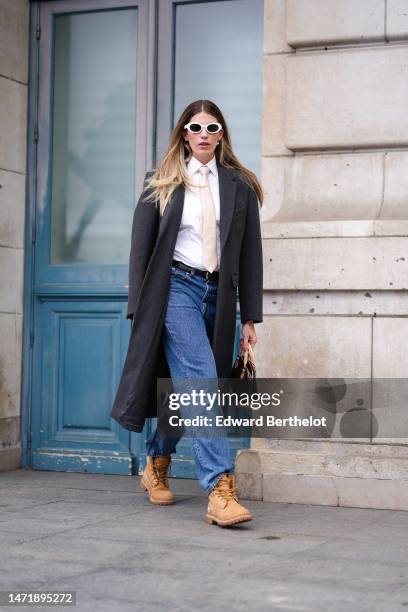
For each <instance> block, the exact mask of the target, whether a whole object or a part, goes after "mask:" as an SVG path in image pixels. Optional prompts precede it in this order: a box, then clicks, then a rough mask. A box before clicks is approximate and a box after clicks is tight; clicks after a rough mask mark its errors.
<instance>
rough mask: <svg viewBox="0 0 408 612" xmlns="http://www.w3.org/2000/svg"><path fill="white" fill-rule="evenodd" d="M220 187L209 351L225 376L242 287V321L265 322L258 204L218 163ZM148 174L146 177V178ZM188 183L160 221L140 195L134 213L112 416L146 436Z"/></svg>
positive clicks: (162, 369) (164, 368)
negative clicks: (124, 341)
mask: <svg viewBox="0 0 408 612" xmlns="http://www.w3.org/2000/svg"><path fill="white" fill-rule="evenodd" d="M217 168H218V180H219V188H220V241H221V261H220V269H219V279H218V291H217V302H216V317H215V327H214V337H213V343H212V349H213V352H214V357H215V362H216V366H217V374H218V376H219V377H220V378H228V377H229V375H230V372H231V364H232V360H233V348H234V337H235V320H236V301H237V287H238V291H239V302H240V313H241V321H242V322H243V323H244V322H245V321H248V320H253V321H254V322H255V323H259V322H261V321H262V285H263V267H262V243H261V231H260V221H259V210H258V200H257V197H256V194H255V192H254V191H253V189H252V188H251V187H249V186H248V185H247V183H245V182H244V181H243V180H242V178H241V176H240V174H239V172H238V171H236V170H233V169H230V168H225V167H224V166H221V165H220V164H218V162H217ZM149 174H150V173H149V172H148V173H147V175H146V178H147V176H148V175H149ZM184 192H185V188H184V186H183V185H179V186H178V187H177V188H176V189H175V191H174V192H173V195H172V198H171V199H170V201H169V202H168V204H167V206H166V208H165V210H164V214H163V217H162V218H160V214H159V209H158V206H156V205H155V204H154V203H152V202H146V201H145V200H144V198H143V193H142V195H141V197H140V199H139V202H138V204H137V206H136V208H135V213H134V217H133V227H132V239H131V252H130V264H129V301H128V315H127V316H128V318H133V325H132V332H131V337H130V341H129V347H128V352H127V356H126V361H125V364H124V367H123V371H122V376H121V379H120V383H119V387H118V390H117V394H116V398H115V402H114V405H113V408H112V412H111V416H112V418H114V419H115V420H116V421H118V423H120V424H121V425H122V427H125V428H126V429H129V430H131V431H139V432H140V431H142V429H143V426H144V422H145V419H146V418H148V417H154V416H156V414H157V411H156V378H170V372H169V369H168V365H167V361H166V358H165V355H164V351H163V345H162V330H163V323H164V317H165V314H166V306H167V299H168V290H169V284H170V271H171V263H172V259H173V253H174V247H175V244H176V239H177V234H178V231H179V227H180V222H181V216H182V213H183V205H184Z"/></svg>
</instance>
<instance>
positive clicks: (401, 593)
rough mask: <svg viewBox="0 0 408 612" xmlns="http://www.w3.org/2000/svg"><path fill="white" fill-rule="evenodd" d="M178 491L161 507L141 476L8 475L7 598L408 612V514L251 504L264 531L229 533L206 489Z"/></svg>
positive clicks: (121, 606)
mask: <svg viewBox="0 0 408 612" xmlns="http://www.w3.org/2000/svg"><path fill="white" fill-rule="evenodd" d="M171 486H172V488H173V490H174V492H175V494H176V496H177V503H176V504H175V505H173V506H168V507H155V506H152V505H151V504H149V502H148V500H147V497H146V495H145V494H143V493H142V492H141V491H140V489H139V477H135V476H105V475H95V474H72V473H66V472H46V471H43V472H41V471H33V470H30V469H22V470H16V471H13V472H3V473H0V546H1V551H2V554H1V562H0V563H1V567H0V589H1V590H3V591H4V590H19V589H20V590H21V589H24V590H38V591H46V590H48V591H59V592H62V591H64V590H74V591H76V593H77V605H76V606H75V607H74V606H73V607H72V609H73V610H78V611H79V610H81V611H83V610H86V611H88V610H89V611H91V610H92V611H93V610H97V611H98V612H122V611H123V612H125V611H126V612H127V611H129V612H130V611H132V612H135V611H137V612H139V611H156V610H158V611H159V610H163V611H166V612H170V611H183V612H184V611H186V612H187V611H188V612H192V611H195V610H208V611H211V612H218V611H220V610H223V611H225V612H235V611H240V610H245V611H248V610H251V611H252V610H254V611H258V610H259V611H264V610H272V611H310V612H320V611H321V612H332V611H336V612H337V611H339V612H340V611H341V612H343V611H344V609H345V607H347V608H348V609H349V610H350V611H351V612H360V611H367V612H368V611H370V612H373V611H377V610H378V611H381V612H383V611H384V612H385V611H387V612H393V611H394V610H395V611H397V610H401V611H402V610H407V609H408V512H396V511H389V510H364V509H359V508H334V507H322V506H307V505H301V504H284V503H270V502H247V501H245V502H244V503H245V505H247V506H248V507H249V508H250V509H251V511H252V512H253V514H254V520H253V521H252V522H250V523H245V524H243V525H241V526H236V527H233V528H227V529H222V528H220V527H217V526H215V525H208V524H207V523H206V522H205V521H204V517H205V510H206V497H205V496H204V494H203V493H202V492H201V490H200V489H199V487H198V484H197V482H196V481H192V480H180V479H178V480H175V479H171ZM13 607H14V606H13ZM4 609H5V610H6V609H11V608H4ZM17 609H21V610H23V609H24V610H27V606H25V607H24V608H23V607H22V606H20V607H18V608H17ZM34 609H35V610H40V609H41V610H42V609H44V610H50V609H53V607H45V606H41V607H35V608H34ZM58 609H62V606H59V607H58ZM64 609H65V610H69V609H70V607H64Z"/></svg>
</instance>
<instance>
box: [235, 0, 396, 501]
mask: <svg viewBox="0 0 408 612" xmlns="http://www.w3.org/2000/svg"><path fill="white" fill-rule="evenodd" d="M407 100H408V2H407V0H387V1H385V0H383V1H378V0H359V2H355V1H354V0H265V32H264V81H263V151H262V162H263V166H262V182H263V186H264V189H265V192H266V199H265V204H264V207H263V209H262V213H261V215H262V232H263V248H264V268H265V282H264V289H265V295H264V314H265V317H264V323H263V324H261V325H259V326H257V332H258V338H259V343H258V345H257V347H256V355H257V365H258V373H259V376H265V377H269V376H276V377H315V376H316V377H371V376H372V377H381V376H384V377H404V376H407V372H408V365H406V364H407V359H406V349H405V347H406V346H407V345H408V113H407ZM403 442H404V440H400V441H398V440H396V441H395V440H394V441H393V443H392V445H391V442H390V443H389V444H387V443H385V444H382V445H381V449H380V448H379V447H380V445H379V444H364V443H360V444H358V443H355V442H354V441H349V442H348V443H347V442H344V443H338V444H337V445H336V448H335V450H331V448H330V442H329V443H327V442H324V443H322V446H320V447H319V443H318V442H316V443H311V442H307V441H298V442H297V441H295V440H291V441H284V440H282V441H276V440H275V441H273V440H269V441H265V440H254V441H253V444H252V450H251V451H248V452H243V453H241V455H240V458H239V459H238V462H237V463H238V471H240V472H241V477H240V483H241V491H242V492H244V493H246V494H248V495H249V496H251V495H254V496H255V497H257V498H263V499H276V500H279V501H295V502H304V503H317V504H319V503H334V504H341V505H362V504H363V505H364V504H365V503H366V504H368V505H369V506H370V507H393V508H398V507H399V508H401V509H408V501H407V500H408V473H407V470H406V467H405V463H406V450H407V448H406V446H405V445H404V444H403ZM316 445H317V446H316ZM317 448H320V450H319V452H317V450H316V449H317ZM308 449H310V451H308ZM308 452H309V453H310V457H309V459H308V460H307V461H306V460H305V456H306V455H307V454H308ZM299 453H300V454H299ZM325 453H326V454H327V455H335V456H336V457H340V458H341V461H340V459H339V466H340V467H339V469H338V470H337V471H336V472H335V473H333V472H330V473H329V472H327V470H326V471H325V470H324V469H323V468H322V467H321V462H320V459H319V457H320V456H321V455H322V454H323V455H324V454H325ZM367 453H368V454H369V456H370V457H371V459H372V461H374V462H376V465H377V464H380V463H381V462H383V461H385V459H384V457H387V456H388V455H389V456H390V457H391V456H392V457H393V460H394V469H393V472H392V475H391V476H390V473H389V471H387V469H385V468H384V467H382V468H381V467H379V466H378V465H377V467H378V476H375V473H374V472H373V470H369V469H368V468H367V461H365V462H364V461H363V462H360V463H359V462H358V458H359V456H366V455H367ZM376 453H378V458H376V457H377V455H376ZM387 453H388V455H387ZM350 455H351V456H352V457H354V458H355V461H356V463H357V464H358V465H359V469H358V470H357V471H354V472H353V474H352V475H351V474H350V472H347V471H346V469H345V468H344V469H343V467H342V466H345V465H346V460H345V459H344V458H345V457H349V456H350ZM254 456H255V458H254ZM399 456H400V457H401V460H400V462H399V467H400V469H397V467H395V466H398V457H399ZM302 458H303V460H302ZM313 458H315V461H313ZM273 465H276V466H277V468H276V469H272V467H271V466H273ZM381 465H382V463H381ZM278 473H279V476H278V475H277V474H278ZM245 474H246V476H245V477H244V475H245ZM350 477H352V478H353V479H354V480H355V482H354V481H353V482H352V481H351V480H347V481H346V480H343V479H347V478H350ZM302 478H303V480H301V479H302ZM316 478H317V480H316ZM305 479H306V480H305ZM319 479H320V480H319ZM366 479H368V480H367V481H366ZM390 479H391V480H392V481H393V482H392V483H391V484H390V483H388V485H387V486H388V489H387V491H389V488H390V487H391V488H392V489H393V492H392V502H391V501H388V502H387V500H386V499H385V493H384V492H385V490H386V489H385V488H384V480H390ZM367 483H369V484H367ZM359 486H360V487H363V489H364V490H366V489H367V487H368V489H369V491H370V494H369V495H368V493H367V495H365V497H364V495H359V494H358V490H359ZM364 487H365V488H364ZM368 489H367V490H368ZM361 490H362V489H361ZM325 491H326V492H328V493H327V495H326V493H325ZM344 491H346V494H345V495H343V493H344ZM341 492H343V493H341ZM340 493H341V494H340ZM345 499H347V501H346V502H344V504H343V501H342V500H345ZM327 500H329V501H327ZM364 500H365V501H364ZM387 503H388V505H387Z"/></svg>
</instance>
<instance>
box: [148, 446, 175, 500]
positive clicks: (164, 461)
mask: <svg viewBox="0 0 408 612" xmlns="http://www.w3.org/2000/svg"><path fill="white" fill-rule="evenodd" d="M170 461H171V457H165V456H163V457H149V456H148V457H147V464H146V467H145V469H144V471H143V474H142V478H141V479H140V488H141V489H142V491H148V493H149V501H150V502H151V503H152V504H158V505H160V506H169V505H170V504H174V497H173V493H172V492H171V490H170V488H169V482H168V479H167V472H168V469H169V466H170Z"/></svg>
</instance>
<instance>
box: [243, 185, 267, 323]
mask: <svg viewBox="0 0 408 612" xmlns="http://www.w3.org/2000/svg"><path fill="white" fill-rule="evenodd" d="M248 191H249V194H248V206H247V215H246V223H245V231H244V237H243V241H242V247H241V254H240V259H239V286H238V293H239V305H240V312H241V322H242V323H245V322H246V321H253V322H254V323H261V322H262V296H263V257H262V239H261V224H260V219H259V208H258V199H257V196H256V193H255V191H254V190H253V189H252V188H249V189H248Z"/></svg>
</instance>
